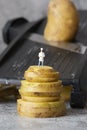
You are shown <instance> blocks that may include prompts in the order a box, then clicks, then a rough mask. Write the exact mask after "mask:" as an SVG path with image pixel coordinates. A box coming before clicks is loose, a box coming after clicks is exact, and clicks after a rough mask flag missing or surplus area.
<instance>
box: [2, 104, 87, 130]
mask: <svg viewBox="0 0 87 130" xmlns="http://www.w3.org/2000/svg"><path fill="white" fill-rule="evenodd" d="M16 106H17V103H16V102H8V103H0V130H58V129H59V130H87V108H85V109H78V110H77V109H71V108H70V106H69V105H67V114H66V116H63V117H58V118H27V117H21V116H19V115H18V113H17V108H16Z"/></svg>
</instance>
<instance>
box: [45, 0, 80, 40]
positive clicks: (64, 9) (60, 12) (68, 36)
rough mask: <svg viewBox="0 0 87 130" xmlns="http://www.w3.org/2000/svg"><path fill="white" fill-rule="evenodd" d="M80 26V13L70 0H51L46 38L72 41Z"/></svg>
mask: <svg viewBox="0 0 87 130" xmlns="http://www.w3.org/2000/svg"><path fill="white" fill-rule="evenodd" d="M78 28H79V14H78V11H77V9H76V7H75V5H74V4H73V3H72V2H71V1H70V0H51V1H50V3H49V6H48V20H47V24H46V27H45V30H44V38H45V39H46V40H48V41H66V42H68V41H72V40H73V39H74V38H75V36H76V34H77V32H78Z"/></svg>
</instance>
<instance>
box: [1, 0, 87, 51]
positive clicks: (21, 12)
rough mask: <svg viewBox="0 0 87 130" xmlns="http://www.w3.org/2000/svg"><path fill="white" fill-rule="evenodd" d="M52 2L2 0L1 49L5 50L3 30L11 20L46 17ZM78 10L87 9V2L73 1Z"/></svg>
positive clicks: (82, 0)
mask: <svg viewBox="0 0 87 130" xmlns="http://www.w3.org/2000/svg"><path fill="white" fill-rule="evenodd" d="M49 1H50V0H0V48H1V50H3V49H4V47H5V46H6V45H5V46H3V39H2V32H1V31H2V28H3V26H4V24H5V23H6V21H8V20H9V19H12V18H15V17H20V16H23V17H25V18H27V19H28V20H29V21H35V20H37V19H40V18H42V17H44V16H45V15H46V13H47V6H48V3H49ZM72 1H73V2H74V3H75V5H76V7H77V8H78V9H87V0H72Z"/></svg>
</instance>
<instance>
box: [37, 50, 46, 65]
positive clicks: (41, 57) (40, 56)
mask: <svg viewBox="0 0 87 130" xmlns="http://www.w3.org/2000/svg"><path fill="white" fill-rule="evenodd" d="M40 50H41V51H40V52H39V54H38V57H39V63H38V65H39V66H40V65H41V66H43V63H44V57H45V53H44V52H43V48H40Z"/></svg>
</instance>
